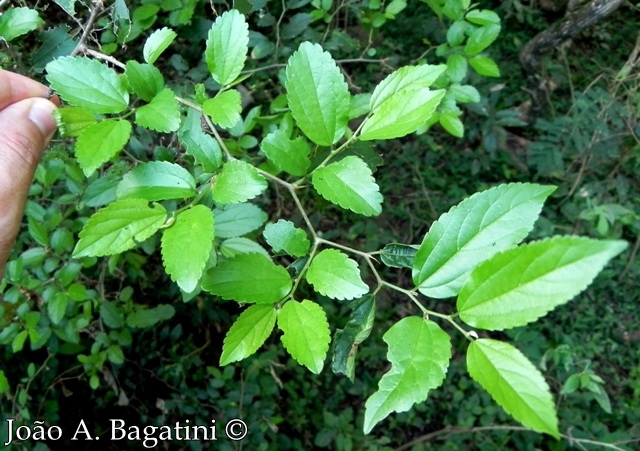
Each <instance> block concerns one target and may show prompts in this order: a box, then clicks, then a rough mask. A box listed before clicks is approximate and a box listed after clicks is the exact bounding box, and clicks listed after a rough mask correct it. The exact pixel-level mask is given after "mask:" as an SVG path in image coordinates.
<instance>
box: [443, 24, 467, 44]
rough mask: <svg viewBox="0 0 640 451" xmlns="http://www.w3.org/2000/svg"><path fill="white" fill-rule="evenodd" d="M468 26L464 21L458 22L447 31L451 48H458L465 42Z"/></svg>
mask: <svg viewBox="0 0 640 451" xmlns="http://www.w3.org/2000/svg"><path fill="white" fill-rule="evenodd" d="M466 30H467V24H466V23H465V21H464V20H456V21H455V22H453V23H452V24H451V25H450V26H449V29H448V30H447V44H449V47H457V46H459V45H460V44H462V42H463V41H464V38H465V31H466Z"/></svg>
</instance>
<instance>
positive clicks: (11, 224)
mask: <svg viewBox="0 0 640 451" xmlns="http://www.w3.org/2000/svg"><path fill="white" fill-rule="evenodd" d="M49 93H50V91H49V88H47V87H46V86H44V85H42V84H40V83H38V82H36V81H33V80H31V79H30V78H27V77H24V76H22V75H18V74H15V73H13V72H9V71H5V70H2V69H0V277H2V275H3V274H4V268H5V264H6V262H7V259H8V257H9V253H10V252H11V247H12V246H13V244H14V241H15V239H16V236H17V235H18V231H19V230H20V224H21V219H22V215H23V213H24V205H25V202H26V200H27V193H28V192H29V187H30V186H31V182H32V180H33V174H34V172H35V170H36V166H37V165H38V162H39V161H40V157H41V156H42V152H43V151H44V149H45V147H46V146H47V145H48V144H49V141H50V140H51V137H52V136H53V133H54V132H55V129H56V122H55V119H54V118H53V116H52V113H53V111H54V110H55V109H56V107H57V103H58V100H57V97H56V98H54V99H53V101H51V100H48V98H49V97H50V94H49Z"/></svg>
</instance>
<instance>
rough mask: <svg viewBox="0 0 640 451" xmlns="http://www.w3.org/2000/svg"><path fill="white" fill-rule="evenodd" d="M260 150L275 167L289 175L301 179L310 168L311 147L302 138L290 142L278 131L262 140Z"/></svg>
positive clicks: (281, 131)
mask: <svg viewBox="0 0 640 451" xmlns="http://www.w3.org/2000/svg"><path fill="white" fill-rule="evenodd" d="M260 149H261V150H262V151H263V152H264V154H265V155H266V156H267V158H268V159H269V160H271V161H272V162H273V163H274V164H275V165H276V166H278V167H279V168H280V169H282V170H283V171H285V172H288V173H289V174H291V175H295V176H297V177H302V176H303V175H305V174H306V173H307V169H309V166H311V160H310V159H309V154H310V153H311V146H309V143H308V142H307V141H306V140H305V139H304V138H303V137H302V136H299V137H298V138H296V139H293V140H291V139H289V137H288V135H287V133H286V132H285V131H284V130H280V129H278V130H276V131H274V132H271V133H269V134H268V135H267V136H266V137H265V138H264V139H263V140H262V143H261V144H260Z"/></svg>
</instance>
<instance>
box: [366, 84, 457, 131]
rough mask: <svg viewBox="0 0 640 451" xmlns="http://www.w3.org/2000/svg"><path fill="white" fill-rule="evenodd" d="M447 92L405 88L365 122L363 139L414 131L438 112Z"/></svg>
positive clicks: (384, 103)
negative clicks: (437, 109)
mask: <svg viewBox="0 0 640 451" xmlns="http://www.w3.org/2000/svg"><path fill="white" fill-rule="evenodd" d="M445 94H446V91H445V90H444V89H438V90H435V91H432V90H430V89H429V88H423V89H417V90H413V89H405V90H403V91H400V92H398V93H396V94H394V95H392V96H391V97H389V98H388V99H387V100H385V101H384V102H383V103H382V105H380V107H379V108H378V109H377V110H376V111H375V112H374V113H373V115H372V116H370V117H368V118H367V119H366V120H365V121H364V124H363V125H362V131H361V133H360V139H361V140H362V141H370V140H373V139H392V138H400V137H402V136H405V135H408V134H409V133H413V132H415V131H416V130H417V129H418V127H420V126H421V125H423V124H424V123H425V122H427V120H428V119H429V118H430V117H431V115H432V114H433V113H434V112H435V110H436V108H437V107H438V105H439V104H440V101H441V100H442V98H443V97H444V95H445Z"/></svg>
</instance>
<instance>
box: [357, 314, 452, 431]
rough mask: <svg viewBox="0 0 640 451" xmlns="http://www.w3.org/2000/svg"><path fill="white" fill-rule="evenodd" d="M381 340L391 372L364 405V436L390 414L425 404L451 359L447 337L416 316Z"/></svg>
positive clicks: (398, 324) (384, 377)
mask: <svg viewBox="0 0 640 451" xmlns="http://www.w3.org/2000/svg"><path fill="white" fill-rule="evenodd" d="M382 339H383V340H384V341H385V342H386V343H387V345H388V346H389V351H388V353H387V359H388V360H389V362H391V369H390V370H389V371H388V372H387V373H385V375H384V376H382V379H380V382H379V383H378V391H377V392H375V393H374V394H372V395H371V396H369V399H367V402H366V403H365V413H364V432H365V434H368V433H369V432H370V431H371V429H373V427H374V426H375V425H376V424H378V423H379V422H380V421H382V420H383V419H385V418H386V417H387V416H389V414H390V413H392V412H406V411H407V410H409V409H410V408H411V407H412V406H413V405H414V404H415V403H417V402H423V401H424V400H426V399H427V396H428V394H429V390H432V389H434V388H438V387H439V386H440V385H441V384H442V382H443V381H444V377H445V375H446V374H447V368H448V366H449V360H450V359H451V338H450V337H449V335H447V333H446V332H444V331H443V330H442V329H440V327H439V326H438V325H437V324H436V323H434V322H433V321H429V320H425V319H423V318H419V317H417V316H409V317H406V318H403V319H401V320H400V321H398V322H397V323H395V324H394V325H393V326H391V328H390V329H389V330H388V331H387V332H386V333H385V334H384V336H383V337H382Z"/></svg>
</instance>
